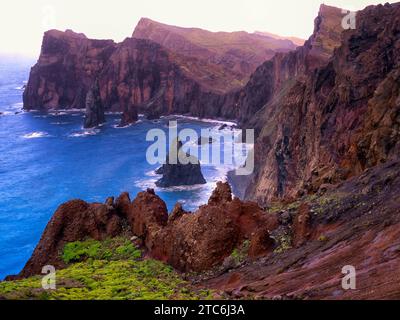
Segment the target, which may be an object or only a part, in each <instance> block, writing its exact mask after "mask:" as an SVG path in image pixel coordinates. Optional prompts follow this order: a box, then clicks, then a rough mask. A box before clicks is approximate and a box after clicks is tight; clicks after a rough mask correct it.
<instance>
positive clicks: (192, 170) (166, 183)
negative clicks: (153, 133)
mask: <svg viewBox="0 0 400 320" xmlns="http://www.w3.org/2000/svg"><path fill="white" fill-rule="evenodd" d="M183 157H184V158H186V159H187V161H188V163H187V164H183V163H181V162H180V160H179V159H180V158H181V159H182V158H183ZM172 159H174V160H175V159H176V161H173V160H172ZM156 173H157V174H162V175H163V177H162V178H161V179H160V180H158V181H157V182H156V185H157V186H158V187H161V188H168V187H176V186H192V185H196V184H205V183H207V182H206V180H205V179H204V176H203V174H202V172H201V167H200V162H199V159H197V158H196V157H194V156H192V155H189V154H188V153H185V152H184V151H183V150H182V142H181V141H179V140H176V142H175V143H173V145H172V146H171V148H170V152H169V154H168V156H167V161H166V163H165V164H164V165H163V166H162V167H161V168H159V169H158V170H157V171H156Z"/></svg>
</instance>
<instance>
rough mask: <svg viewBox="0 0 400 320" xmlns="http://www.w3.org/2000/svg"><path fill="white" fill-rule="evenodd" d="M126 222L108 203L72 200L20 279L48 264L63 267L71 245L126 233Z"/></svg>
mask: <svg viewBox="0 0 400 320" xmlns="http://www.w3.org/2000/svg"><path fill="white" fill-rule="evenodd" d="M123 220H124V219H123V218H122V217H121V216H120V215H119V214H118V212H117V211H116V210H115V209H114V207H112V206H109V205H107V204H101V203H93V204H89V203H87V202H85V201H82V200H71V201H68V202H66V203H64V204H62V205H61V206H60V207H59V208H58V209H57V211H56V212H55V213H54V215H53V217H52V218H51V220H50V222H49V223H48V224H47V227H46V229H45V230H44V232H43V235H42V237H41V239H40V241H39V244H38V245H37V246H36V248H35V250H34V252H33V254H32V256H31V258H30V259H29V261H28V262H27V263H26V265H25V267H24V269H23V270H22V272H21V274H20V276H21V277H28V276H31V275H34V274H40V273H41V272H42V268H43V267H44V266H46V265H53V266H55V267H63V266H64V263H63V262H62V260H61V256H60V255H61V253H62V250H63V248H64V245H65V244H66V243H68V242H74V241H82V240H85V239H86V238H92V239H96V240H104V239H106V238H107V237H115V236H117V235H119V234H121V233H122V232H123V225H124V221H123Z"/></svg>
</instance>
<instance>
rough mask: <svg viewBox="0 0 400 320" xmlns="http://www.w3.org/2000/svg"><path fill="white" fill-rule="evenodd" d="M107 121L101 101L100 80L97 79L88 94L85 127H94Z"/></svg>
mask: <svg viewBox="0 0 400 320" xmlns="http://www.w3.org/2000/svg"><path fill="white" fill-rule="evenodd" d="M104 122H106V118H105V116H104V107H103V103H102V102H101V96H100V88H99V81H98V80H97V79H96V81H95V82H94V84H93V86H92V87H91V88H90V90H89V91H88V93H87V95H86V111H85V123H84V127H85V128H94V127H97V126H99V125H101V124H103V123H104Z"/></svg>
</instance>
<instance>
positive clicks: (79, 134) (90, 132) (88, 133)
mask: <svg viewBox="0 0 400 320" xmlns="http://www.w3.org/2000/svg"><path fill="white" fill-rule="evenodd" d="M99 132H100V130H98V129H93V130H85V131H82V132H75V133H71V134H70V135H69V137H71V138H82V137H87V136H94V135H96V134H98V133H99Z"/></svg>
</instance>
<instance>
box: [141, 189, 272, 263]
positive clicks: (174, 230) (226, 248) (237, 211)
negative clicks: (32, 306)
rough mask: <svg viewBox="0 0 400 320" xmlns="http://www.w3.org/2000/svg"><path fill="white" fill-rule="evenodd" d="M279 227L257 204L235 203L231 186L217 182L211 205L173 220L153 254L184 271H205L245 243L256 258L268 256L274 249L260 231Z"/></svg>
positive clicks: (165, 229)
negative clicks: (246, 242) (246, 241)
mask: <svg viewBox="0 0 400 320" xmlns="http://www.w3.org/2000/svg"><path fill="white" fill-rule="evenodd" d="M277 224H278V223H277V218H276V216H274V215H272V214H271V215H266V214H265V212H264V211H263V210H262V209H261V208H259V207H258V206H257V204H255V203H248V202H242V201H240V200H239V199H234V200H232V195H231V193H230V188H229V185H227V184H223V183H218V186H217V189H216V190H215V191H214V192H213V196H212V197H211V198H210V201H209V204H208V205H204V206H201V207H200V208H199V210H197V211H196V212H195V213H193V214H183V215H182V214H181V215H180V217H179V218H177V219H170V221H169V223H168V225H167V226H166V227H165V228H163V229H162V230H161V231H160V232H159V233H157V234H156V237H155V239H154V241H152V244H153V247H152V248H151V249H150V248H149V249H150V255H151V256H153V257H155V258H158V259H160V260H163V261H165V262H167V263H169V264H171V265H172V266H174V267H175V268H177V269H179V270H182V271H191V270H192V271H204V270H208V269H211V268H213V267H214V266H217V265H220V264H221V263H222V261H223V260H224V259H225V258H226V257H228V256H230V255H231V253H232V251H233V250H234V249H235V248H236V247H238V246H240V245H241V244H242V243H243V242H244V241H245V240H249V241H250V244H251V245H252V246H253V249H252V254H253V255H254V256H255V255H259V254H262V253H263V254H267V253H268V252H269V251H270V249H271V248H272V246H269V245H268V244H267V242H268V241H267V240H266V239H262V240H260V228H261V227H262V228H264V230H268V229H269V230H273V229H274V228H276V226H277ZM264 240H265V241H264Z"/></svg>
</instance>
